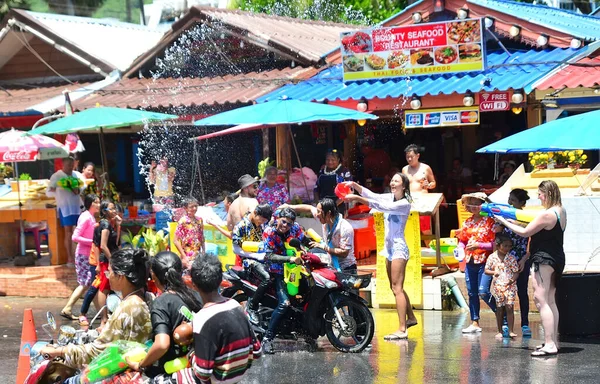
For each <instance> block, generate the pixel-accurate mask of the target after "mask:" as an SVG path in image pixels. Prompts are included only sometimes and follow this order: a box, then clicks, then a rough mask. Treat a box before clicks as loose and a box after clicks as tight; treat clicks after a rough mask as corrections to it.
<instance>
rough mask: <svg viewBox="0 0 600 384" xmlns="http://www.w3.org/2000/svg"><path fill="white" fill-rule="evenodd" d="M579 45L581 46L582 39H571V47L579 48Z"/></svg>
mask: <svg viewBox="0 0 600 384" xmlns="http://www.w3.org/2000/svg"><path fill="white" fill-rule="evenodd" d="M579 47H581V40H579V39H573V40H571V48H573V49H577V48H579Z"/></svg>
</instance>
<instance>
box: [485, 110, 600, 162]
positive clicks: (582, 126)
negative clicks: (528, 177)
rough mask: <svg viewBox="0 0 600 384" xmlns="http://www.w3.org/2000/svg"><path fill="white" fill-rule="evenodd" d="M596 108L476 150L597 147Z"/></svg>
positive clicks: (599, 135) (599, 117)
mask: <svg viewBox="0 0 600 384" xmlns="http://www.w3.org/2000/svg"><path fill="white" fill-rule="evenodd" d="M598 121H600V110H597V111H593V112H587V113H582V114H580V115H575V116H570V117H565V118H563V119H558V120H553V121H550V122H548V123H545V124H542V125H538V126H537V127H535V128H531V129H527V130H525V131H523V132H519V133H516V134H514V135H512V136H509V137H507V138H504V139H502V140H499V141H497V142H495V143H493V144H490V145H488V146H485V147H483V148H481V149H479V150H478V151H477V153H529V152H551V151H563V150H564V151H566V150H575V149H583V150H596V149H600V126H598Z"/></svg>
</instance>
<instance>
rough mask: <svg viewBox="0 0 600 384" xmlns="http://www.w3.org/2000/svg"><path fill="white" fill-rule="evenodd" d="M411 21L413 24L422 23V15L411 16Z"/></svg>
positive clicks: (418, 13) (416, 13) (414, 14)
mask: <svg viewBox="0 0 600 384" xmlns="http://www.w3.org/2000/svg"><path fill="white" fill-rule="evenodd" d="M412 20H413V22H414V23H415V24H418V23H420V22H421V21H423V15H421V12H415V13H413V14H412Z"/></svg>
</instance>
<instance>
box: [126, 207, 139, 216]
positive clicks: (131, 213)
mask: <svg viewBox="0 0 600 384" xmlns="http://www.w3.org/2000/svg"><path fill="white" fill-rule="evenodd" d="M127 210H128V211H129V217H131V218H135V217H138V207H136V206H135V205H130V206H129V207H127Z"/></svg>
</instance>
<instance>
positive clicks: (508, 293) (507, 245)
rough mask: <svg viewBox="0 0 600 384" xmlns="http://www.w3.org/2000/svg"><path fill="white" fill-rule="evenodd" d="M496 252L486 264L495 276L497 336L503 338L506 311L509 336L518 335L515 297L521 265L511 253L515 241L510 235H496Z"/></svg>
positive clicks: (488, 270) (493, 294)
mask: <svg viewBox="0 0 600 384" xmlns="http://www.w3.org/2000/svg"><path fill="white" fill-rule="evenodd" d="M495 242H496V252H494V253H492V254H491V255H490V257H489V258H488V260H487V262H486V264H485V274H486V275H488V276H493V277H494V281H493V283H492V296H494V299H495V300H496V322H497V324H498V334H497V335H496V338H502V337H503V332H502V323H503V321H504V313H505V312H506V318H507V320H508V336H509V337H510V338H513V337H516V336H517V335H516V334H515V333H514V332H513V328H514V325H515V312H514V305H515V297H516V296H517V276H518V273H519V265H518V263H517V259H516V257H515V256H514V255H512V254H511V253H510V250H511V249H512V247H513V242H512V240H511V239H510V237H508V236H506V235H504V234H502V233H499V234H497V235H496V240H495Z"/></svg>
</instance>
